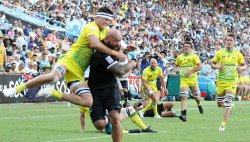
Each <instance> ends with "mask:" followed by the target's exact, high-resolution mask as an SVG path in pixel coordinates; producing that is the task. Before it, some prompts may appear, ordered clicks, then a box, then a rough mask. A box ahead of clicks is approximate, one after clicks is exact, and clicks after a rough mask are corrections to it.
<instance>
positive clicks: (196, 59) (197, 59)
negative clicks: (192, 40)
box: [194, 54, 201, 64]
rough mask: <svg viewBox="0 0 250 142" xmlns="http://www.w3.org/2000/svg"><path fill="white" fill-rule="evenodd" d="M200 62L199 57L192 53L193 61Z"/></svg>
mask: <svg viewBox="0 0 250 142" xmlns="http://www.w3.org/2000/svg"><path fill="white" fill-rule="evenodd" d="M200 62H201V60H200V58H199V57H198V56H197V55H195V54H194V63H195V64H198V63H200Z"/></svg>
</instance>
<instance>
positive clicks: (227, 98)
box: [224, 94, 233, 108]
mask: <svg viewBox="0 0 250 142" xmlns="http://www.w3.org/2000/svg"><path fill="white" fill-rule="evenodd" d="M232 102H233V95H231V94H227V95H226V96H225V103H224V107H225V108H231V107H232Z"/></svg>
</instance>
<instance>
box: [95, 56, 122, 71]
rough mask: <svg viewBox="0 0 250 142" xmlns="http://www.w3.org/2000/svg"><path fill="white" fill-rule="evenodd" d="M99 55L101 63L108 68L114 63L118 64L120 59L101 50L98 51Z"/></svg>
mask: <svg viewBox="0 0 250 142" xmlns="http://www.w3.org/2000/svg"><path fill="white" fill-rule="evenodd" d="M96 54H97V56H98V57H99V60H100V62H101V64H102V65H103V66H104V67H105V68H107V69H110V68H111V67H112V66H113V65H115V64H117V63H118V61H117V60H115V59H113V58H112V57H111V56H110V55H108V54H105V53H101V52H98V53H96Z"/></svg>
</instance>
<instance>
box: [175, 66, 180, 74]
mask: <svg viewBox="0 0 250 142" xmlns="http://www.w3.org/2000/svg"><path fill="white" fill-rule="evenodd" d="M174 72H175V73H176V74H179V73H180V66H179V65H177V64H175V65H174Z"/></svg>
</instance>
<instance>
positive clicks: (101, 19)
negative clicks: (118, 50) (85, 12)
mask: <svg viewBox="0 0 250 142" xmlns="http://www.w3.org/2000/svg"><path fill="white" fill-rule="evenodd" d="M112 19H113V12H112V11H111V10H110V9H109V8H107V7H101V8H99V9H98V10H97V12H96V15H95V22H96V24H97V25H98V27H99V28H100V29H104V28H105V27H107V26H108V24H109V23H110V22H111V21H112Z"/></svg>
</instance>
